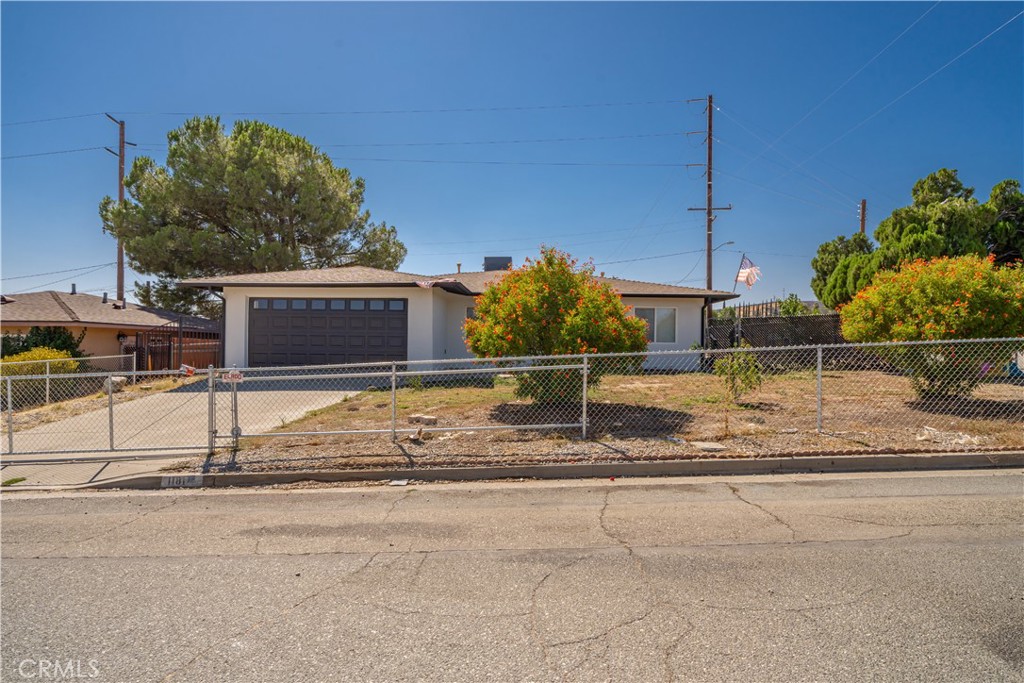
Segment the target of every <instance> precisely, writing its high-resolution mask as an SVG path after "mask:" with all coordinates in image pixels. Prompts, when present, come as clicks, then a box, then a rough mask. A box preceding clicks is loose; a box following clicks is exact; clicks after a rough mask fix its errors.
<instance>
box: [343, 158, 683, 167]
mask: <svg viewBox="0 0 1024 683" xmlns="http://www.w3.org/2000/svg"><path fill="white" fill-rule="evenodd" d="M331 160H332V161H338V162H343V163H344V162H349V161H381V162H394V163H405V164H470V165H484V166H620V167H652V168H685V167H686V164H675V163H668V162H665V163H662V162H646V161H644V162H641V161H637V162H632V161H607V162H598V161H595V162H590V161H505V160H460V159H384V158H376V157H342V158H338V157H331Z"/></svg>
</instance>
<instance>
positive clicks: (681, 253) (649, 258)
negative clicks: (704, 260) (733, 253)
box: [594, 249, 704, 266]
mask: <svg viewBox="0 0 1024 683" xmlns="http://www.w3.org/2000/svg"><path fill="white" fill-rule="evenodd" d="M703 251H704V250H703V249H694V250H691V251H677V252H675V253H672V254H661V255H659V256H641V257H640V258H627V259H621V260H619V261H600V262H598V263H595V264H594V265H595V266H611V265H614V264H616V263H634V262H636V261H653V260H655V259H660V258H671V257H672V256H685V255H686V254H699V253H701V252H703Z"/></svg>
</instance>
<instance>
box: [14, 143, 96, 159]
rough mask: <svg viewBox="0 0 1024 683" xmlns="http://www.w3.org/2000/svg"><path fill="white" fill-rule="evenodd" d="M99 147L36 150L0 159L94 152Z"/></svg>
mask: <svg viewBox="0 0 1024 683" xmlns="http://www.w3.org/2000/svg"><path fill="white" fill-rule="evenodd" d="M97 149H103V147H102V146H100V147H79V148H78V149H59V150H57V151H55V152H36V153H34V154H13V155H11V156H6V157H0V159H3V160H7V159H27V158H29V157H48V156H53V155H54V154H73V153H75V152H92V151H94V150H97Z"/></svg>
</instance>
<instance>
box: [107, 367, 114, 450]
mask: <svg viewBox="0 0 1024 683" xmlns="http://www.w3.org/2000/svg"><path fill="white" fill-rule="evenodd" d="M113 377H114V376H113V375H107V423H108V430H109V432H110V450H114V379H113Z"/></svg>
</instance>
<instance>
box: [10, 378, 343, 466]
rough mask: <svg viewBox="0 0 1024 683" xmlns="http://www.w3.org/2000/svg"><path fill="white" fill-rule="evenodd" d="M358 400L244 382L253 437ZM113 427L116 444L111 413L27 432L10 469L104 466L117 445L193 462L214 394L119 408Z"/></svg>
mask: <svg viewBox="0 0 1024 683" xmlns="http://www.w3.org/2000/svg"><path fill="white" fill-rule="evenodd" d="M225 386H226V385H218V392H217V397H216V422H217V429H218V433H219V434H220V435H222V436H227V435H229V434H230V432H231V394H230V392H229V391H227V390H224V391H221V390H220V389H221V388H222V387H225ZM356 393H358V391H356V390H352V389H339V388H337V387H332V386H327V385H325V384H324V383H319V384H314V383H306V382H303V383H291V384H289V385H287V386H284V385H282V384H281V383H256V382H254V383H251V384H249V385H247V384H246V383H244V382H243V383H242V384H240V385H239V392H238V396H239V399H238V414H239V424H240V426H241V427H242V430H243V433H247V434H252V433H259V432H264V431H269V430H271V429H274V428H276V427H280V426H281V425H282V424H285V423H287V422H289V421H291V420H295V419H297V418H299V417H302V416H303V415H305V414H306V413H307V412H309V411H311V410H316V409H318V408H323V407H325V406H329V405H331V404H333V403H337V402H339V401H342V400H344V399H345V398H346V397H349V396H353V395H355V394H356ZM112 424H113V436H112V437H111V415H110V412H109V411H108V410H107V409H106V408H104V409H100V410H93V411H91V412H88V413H82V414H80V415H75V416H72V417H68V418H66V419H63V420H58V421H56V422H50V423H48V424H44V425H40V426H38V427H33V428H31V429H26V430H24V431H17V430H15V433H14V452H13V454H8V452H7V442H6V440H5V441H4V444H3V448H4V462H5V463H16V462H19V461H25V460H38V459H40V458H43V457H48V456H42V455H26V454H29V453H52V454H55V455H53V456H52V457H63V456H75V457H86V458H95V459H103V458H105V457H109V456H110V453H109V450H110V447H111V441H113V446H114V448H116V449H138V452H139V453H140V454H146V455H156V454H159V453H160V452H162V450H163V449H169V450H168V452H167V455H168V456H169V457H170V456H174V455H179V454H191V453H193V452H194V451H192V450H189V449H190V448H194V447H205V446H206V445H207V439H208V430H209V402H208V394H207V391H206V386H205V384H203V383H197V384H192V385H188V386H184V387H179V388H177V389H173V390H170V391H165V392H162V393H159V394H154V395H151V396H146V397H145V398H139V399H135V400H132V401H126V402H123V403H118V404H115V405H114V408H113V422H112ZM5 437H6V435H5ZM220 443H222V444H223V443H224V442H223V441H221V442H220ZM149 449H152V450H149ZM89 451H108V452H106V453H103V452H100V453H89ZM176 451H180V453H179V452H176Z"/></svg>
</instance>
